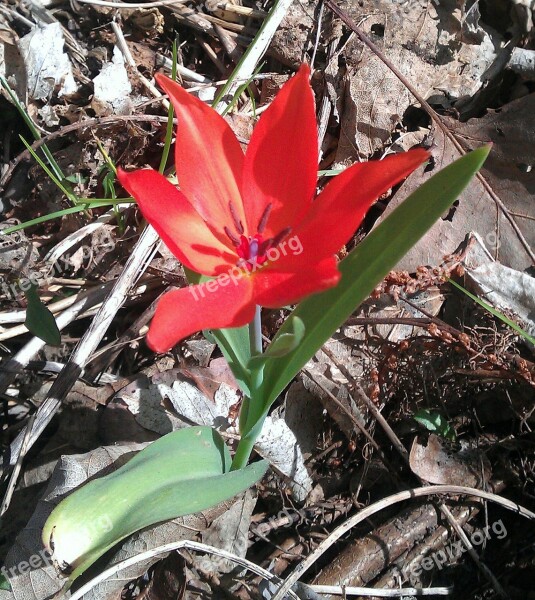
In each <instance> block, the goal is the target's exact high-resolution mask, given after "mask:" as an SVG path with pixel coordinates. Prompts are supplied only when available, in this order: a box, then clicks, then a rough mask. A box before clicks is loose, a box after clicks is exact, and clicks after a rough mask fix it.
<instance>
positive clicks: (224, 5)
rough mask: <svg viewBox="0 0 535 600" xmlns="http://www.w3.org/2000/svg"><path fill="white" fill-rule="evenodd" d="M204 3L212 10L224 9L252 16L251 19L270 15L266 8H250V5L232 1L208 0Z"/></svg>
mask: <svg viewBox="0 0 535 600" xmlns="http://www.w3.org/2000/svg"><path fill="white" fill-rule="evenodd" d="M204 5H205V6H206V8H207V9H208V10H209V11H210V12H214V11H216V10H224V11H225V12H233V13H235V14H237V15H243V16H244V17H250V18H251V19H265V18H266V17H267V16H268V13H267V12H266V11H264V10H256V9H255V8H249V7H248V6H241V5H239V4H230V2H220V1H219V0H206V1H205V3H204Z"/></svg>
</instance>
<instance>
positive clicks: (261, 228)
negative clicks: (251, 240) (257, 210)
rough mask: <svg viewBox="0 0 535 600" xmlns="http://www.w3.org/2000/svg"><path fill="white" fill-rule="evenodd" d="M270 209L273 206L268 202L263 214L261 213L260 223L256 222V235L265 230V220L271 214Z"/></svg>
mask: <svg viewBox="0 0 535 600" xmlns="http://www.w3.org/2000/svg"><path fill="white" fill-rule="evenodd" d="M272 208H273V204H272V203H271V202H270V203H269V204H268V205H267V206H266V208H265V209H264V212H263V213H262V216H261V217H260V221H259V222H258V227H257V228H256V230H257V231H258V233H262V232H263V231H264V229H265V228H266V224H267V220H268V219H269V215H270V213H271V209H272Z"/></svg>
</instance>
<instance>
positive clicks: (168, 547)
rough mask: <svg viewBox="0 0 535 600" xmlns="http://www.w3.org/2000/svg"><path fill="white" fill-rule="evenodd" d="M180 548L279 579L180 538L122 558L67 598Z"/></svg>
mask: <svg viewBox="0 0 535 600" xmlns="http://www.w3.org/2000/svg"><path fill="white" fill-rule="evenodd" d="M181 548H187V549H188V550H197V551H198V552H207V553H208V554H213V555H215V556H220V557H222V558H226V559H227V560H231V561H233V562H235V563H236V564H238V565H241V566H242V567H245V568H247V569H249V570H250V571H252V572H253V573H255V574H256V575H260V577H263V578H264V579H267V580H268V581H272V580H277V581H280V579H279V578H278V577H277V576H276V575H273V573H270V572H269V571H266V570H265V569H263V568H262V567H260V566H258V565H256V564H255V563H253V562H251V561H249V560H247V559H246V558H241V557H240V556H236V555H235V554H232V553H230V552H227V551H226V550H220V549H219V548H214V547H213V546H208V545H206V544H201V543H199V542H190V541H189V540H182V541H180V542H171V543H170V544H164V545H163V546H158V547H157V548H152V549H151V550H147V551H145V552H141V553H140V554H137V555H136V556H132V557H130V558H127V559H126V560H122V561H121V562H119V563H117V564H115V565H113V566H112V567H109V568H108V569H106V570H105V571H103V572H102V573H99V575H97V576H96V577H94V578H93V579H91V581H89V582H88V583H86V584H85V585H84V586H82V587H81V588H79V589H78V590H76V591H75V592H74V593H73V594H72V595H71V596H70V599H69V600H80V598H82V597H83V596H85V594H87V593H88V592H89V591H91V590H92V589H93V588H94V587H95V586H97V585H98V584H99V583H100V582H101V581H105V580H106V579H108V578H109V577H111V576H112V575H115V574H116V573H118V572H119V571H122V570H123V569H126V568H127V567H130V566H132V565H136V564H137V563H140V562H143V561H146V560H148V559H150V558H153V557H155V556H158V555H160V554H165V553H167V552H171V551H173V550H180V549H181ZM288 594H289V595H290V596H291V597H292V598H293V599H294V600H299V598H298V596H297V595H296V594H295V592H292V591H291V590H289V591H288Z"/></svg>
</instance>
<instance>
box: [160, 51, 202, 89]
mask: <svg viewBox="0 0 535 600" xmlns="http://www.w3.org/2000/svg"><path fill="white" fill-rule="evenodd" d="M156 66H157V67H164V68H166V69H168V70H169V71H170V70H171V69H172V68H173V61H172V60H171V59H170V58H167V56H164V55H163V54H156ZM176 70H177V73H178V74H179V75H181V76H182V78H183V79H185V80H186V81H194V82H195V83H205V84H206V85H214V82H213V81H212V80H211V79H208V77H205V76H204V75H200V74H199V73H195V71H192V70H191V69H188V68H187V67H184V66H182V65H181V64H179V63H176Z"/></svg>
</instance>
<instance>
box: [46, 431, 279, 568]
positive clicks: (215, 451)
mask: <svg viewBox="0 0 535 600" xmlns="http://www.w3.org/2000/svg"><path fill="white" fill-rule="evenodd" d="M230 464H231V460H230V453H229V451H228V448H227V447H226V445H225V443H224V441H223V439H222V438H221V436H220V435H219V434H218V433H217V431H215V430H214V429H211V428H210V427H187V428H186V429H180V430H178V431H174V432H173V433H170V434H168V435H165V436H164V437H162V438H160V439H159V440H157V441H155V442H153V443H152V444H150V446H148V447H147V448H145V449H144V450H142V451H141V452H139V453H138V454H137V455H136V456H135V457H134V458H132V459H131V460H130V461H129V462H127V463H126V464H125V465H123V466H122V467H120V468H119V469H118V470H117V471H115V472H113V473H110V474H109V475H107V476H105V477H101V478H99V479H94V480H92V481H90V482H89V483H87V484H85V485H84V486H83V487H81V488H79V489H78V490H76V491H75V492H73V493H72V494H71V495H70V496H67V498H65V499H64V500H63V501H62V502H60V504H58V506H57V507H56V508H55V509H54V510H53V511H52V513H51V515H50V516H49V518H48V519H47V521H46V523H45V526H44V529H43V543H44V544H45V546H46V547H47V548H51V549H53V556H54V558H55V559H56V560H57V561H58V563H59V564H60V565H62V566H63V567H64V568H71V569H73V571H72V573H71V575H70V579H71V580H74V579H75V578H76V577H77V576H78V575H80V574H81V573H83V571H85V570H86V569H87V568H88V567H89V566H90V565H91V564H92V563H93V562H95V560H97V558H99V557H100V556H102V554H104V553H105V552H106V551H107V550H109V549H110V548H111V547H112V546H114V545H115V544H117V543H118V542H120V541H121V540H123V539H124V538H125V537H127V536H128V535H130V534H132V533H134V532H135V531H138V530H140V529H143V528H144V527H148V526H150V525H153V524H155V523H159V522H160V521H167V520H169V519H174V518H177V517H180V516H183V515H187V514H192V513H196V512H199V511H201V510H205V509H207V508H210V507H212V506H215V505H217V504H219V503H220V502H223V501H224V500H227V499H229V498H232V497H233V496H235V495H236V494H238V493H240V492H242V491H244V490H246V489H247V488H249V487H250V486H251V485H253V484H254V483H255V482H256V481H258V480H259V479H260V478H261V477H262V476H263V475H264V473H265V472H266V469H267V463H266V462H265V461H260V462H256V463H253V464H251V465H249V466H248V467H247V468H245V469H241V470H239V471H232V472H229V469H230Z"/></svg>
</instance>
